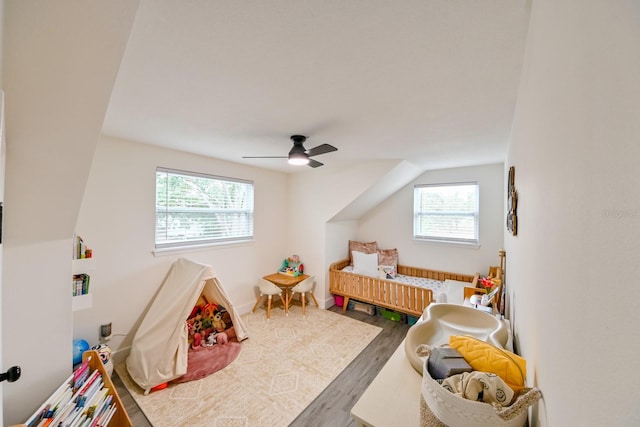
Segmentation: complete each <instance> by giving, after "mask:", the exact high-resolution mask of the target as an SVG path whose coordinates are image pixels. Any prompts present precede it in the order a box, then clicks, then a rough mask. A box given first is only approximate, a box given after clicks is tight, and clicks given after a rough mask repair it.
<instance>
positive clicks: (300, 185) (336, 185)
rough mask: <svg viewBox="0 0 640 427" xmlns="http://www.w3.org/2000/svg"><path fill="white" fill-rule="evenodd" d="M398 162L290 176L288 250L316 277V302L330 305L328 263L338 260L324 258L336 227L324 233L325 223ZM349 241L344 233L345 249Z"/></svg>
mask: <svg viewBox="0 0 640 427" xmlns="http://www.w3.org/2000/svg"><path fill="white" fill-rule="evenodd" d="M398 163H399V161H396V160H389V161H372V162H367V163H362V164H357V165H356V164H354V165H352V166H351V167H350V168H349V169H333V168H332V167H330V166H323V167H322V168H320V169H313V170H309V171H305V172H301V173H297V174H295V175H291V178H290V180H289V189H288V191H289V195H290V200H289V212H290V221H289V239H288V244H289V253H291V254H293V253H295V254H298V255H300V257H301V259H302V261H303V262H304V265H305V272H307V273H309V274H313V275H315V276H316V287H315V289H314V294H315V295H316V296H317V299H318V302H319V303H320V301H321V300H322V301H325V306H327V304H328V305H332V304H333V298H332V297H331V295H330V294H329V284H328V279H327V277H328V275H327V272H328V270H329V264H331V263H332V262H334V261H337V260H338V259H327V258H326V256H327V247H328V246H327V238H328V237H331V238H332V239H333V238H335V237H336V230H335V229H332V230H331V232H330V233H328V232H327V229H326V227H327V223H328V222H329V221H330V220H331V218H333V217H334V216H335V215H336V214H338V213H339V212H340V211H342V210H343V209H344V208H345V207H347V206H348V205H349V204H350V203H352V202H354V201H356V200H357V199H358V197H359V196H360V195H361V194H362V193H364V192H366V191H367V189H369V188H370V187H372V186H375V185H376V183H377V182H378V180H379V179H380V178H381V177H384V176H385V175H386V174H387V173H388V172H389V171H392V170H393V169H394V168H395V167H396V166H397V165H398ZM347 222H348V221H347ZM345 230H346V229H345ZM348 240H349V236H348V235H345V236H344V238H343V241H344V247H345V252H346V251H347V249H346V248H347V244H348ZM334 244H335V243H332V244H331V245H329V246H330V247H331V246H333V245H334ZM321 304H322V303H321Z"/></svg>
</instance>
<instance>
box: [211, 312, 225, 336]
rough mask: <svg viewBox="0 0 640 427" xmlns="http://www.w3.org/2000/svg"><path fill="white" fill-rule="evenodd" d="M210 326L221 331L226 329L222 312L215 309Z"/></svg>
mask: <svg viewBox="0 0 640 427" xmlns="http://www.w3.org/2000/svg"><path fill="white" fill-rule="evenodd" d="M212 326H213V329H215V330H216V331H217V332H222V331H224V330H225V329H227V325H226V324H225V323H224V320H222V313H221V312H220V311H216V313H215V314H214V316H213V320H212Z"/></svg>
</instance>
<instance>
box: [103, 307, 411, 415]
mask: <svg viewBox="0 0 640 427" xmlns="http://www.w3.org/2000/svg"><path fill="white" fill-rule="evenodd" d="M329 310H330V311H334V312H336V313H339V314H343V313H342V308H340V307H336V306H333V307H331V308H330V309H329ZM344 315H345V316H349V317H351V318H353V319H357V320H360V321H362V322H366V323H369V324H372V325H375V326H379V327H381V328H382V331H381V332H380V334H378V336H377V337H376V338H375V339H374V340H373V341H372V342H371V343H370V344H369V346H368V347H367V348H366V349H365V350H364V351H363V352H362V353H360V354H359V355H358V357H356V359H355V360H354V361H353V362H351V364H349V366H347V368H346V369H345V370H344V371H343V372H342V373H341V374H340V375H339V376H338V378H336V379H335V380H334V381H333V382H332V383H331V384H329V386H328V387H327V388H326V389H325V390H324V391H323V392H322V393H321V394H320V395H319V396H318V397H317V398H316V399H315V400H314V401H313V402H311V404H310V405H309V406H307V408H306V409H305V410H304V411H302V413H300V415H299V416H298V417H297V418H296V419H295V420H293V422H292V423H291V424H289V427H328V426H330V427H351V426H355V422H354V421H353V419H352V418H351V407H353V405H355V403H356V402H357V401H358V399H359V398H360V396H361V395H362V393H364V391H365V390H366V389H367V387H368V386H369V384H371V382H372V381H373V379H374V378H375V377H376V375H377V374H378V372H379V371H380V369H382V367H383V366H384V364H385V363H386V362H387V360H388V359H389V357H391V355H392V354H393V352H394V351H395V350H396V348H397V347H398V345H399V344H400V343H401V342H402V340H403V339H404V337H405V335H406V334H407V330H408V329H409V326H408V325H406V324H403V323H398V322H393V321H391V320H387V319H385V318H383V317H381V316H369V315H368V314H366V313H362V312H359V311H352V310H347V312H346V313H344ZM113 383H114V385H115V387H116V389H117V390H118V394H119V395H120V398H121V399H122V402H123V404H124V406H125V408H126V410H127V413H128V414H129V417H130V418H131V421H132V423H133V425H134V427H149V426H152V424H151V423H149V421H148V420H147V418H146V417H145V415H144V413H142V411H140V408H138V405H137V404H136V403H135V401H134V400H133V398H132V397H131V395H130V394H129V392H128V391H127V389H126V388H125V386H124V384H123V383H122V380H120V378H119V377H118V374H117V373H115V372H114V374H113Z"/></svg>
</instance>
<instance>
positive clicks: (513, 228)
mask: <svg viewBox="0 0 640 427" xmlns="http://www.w3.org/2000/svg"><path fill="white" fill-rule="evenodd" d="M515 179H516V168H515V167H514V166H511V167H510V168H509V177H508V179H507V209H508V211H507V230H509V232H510V233H511V234H512V235H514V236H517V235H518V216H517V214H516V210H517V207H518V192H517V191H516V186H515Z"/></svg>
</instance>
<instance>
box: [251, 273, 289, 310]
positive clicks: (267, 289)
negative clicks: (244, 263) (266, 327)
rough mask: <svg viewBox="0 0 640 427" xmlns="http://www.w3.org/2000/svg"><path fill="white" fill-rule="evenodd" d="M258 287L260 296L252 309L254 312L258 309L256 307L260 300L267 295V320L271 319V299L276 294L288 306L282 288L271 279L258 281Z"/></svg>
mask: <svg viewBox="0 0 640 427" xmlns="http://www.w3.org/2000/svg"><path fill="white" fill-rule="evenodd" d="M258 289H259V290H260V296H259V297H258V301H256V305H254V306H253V309H252V310H251V312H252V313H253V312H254V311H256V308H258V305H260V301H262V297H263V296H267V320H270V319H271V301H272V299H273V296H274V295H278V296H279V297H280V301H282V306H283V307H285V308H286V307H287V305H286V304H285V301H284V298H282V289H280V288H279V287H278V286H276V285H274V284H273V283H271V282H270V281H268V280H265V279H260V280H259V282H258Z"/></svg>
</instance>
